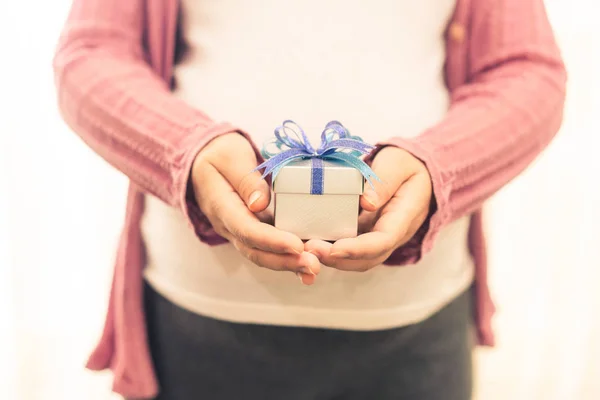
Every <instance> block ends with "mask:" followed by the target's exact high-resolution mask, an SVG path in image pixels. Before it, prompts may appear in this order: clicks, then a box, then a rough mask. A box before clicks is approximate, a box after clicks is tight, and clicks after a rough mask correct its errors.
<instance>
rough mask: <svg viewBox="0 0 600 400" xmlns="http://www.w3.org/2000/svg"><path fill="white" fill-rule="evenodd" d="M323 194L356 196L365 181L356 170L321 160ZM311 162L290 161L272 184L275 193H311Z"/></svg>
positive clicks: (360, 191) (340, 163)
mask: <svg viewBox="0 0 600 400" xmlns="http://www.w3.org/2000/svg"><path fill="white" fill-rule="evenodd" d="M322 162H323V171H322V172H323V194H356V195H361V194H362V193H363V190H364V183H365V179H364V178H363V176H362V174H361V173H360V171H359V170H357V169H356V168H354V167H352V166H350V165H347V164H344V163H343V162H339V161H329V160H322ZM311 184H312V160H310V159H307V160H299V161H292V162H290V163H289V164H287V165H286V166H285V167H283V168H282V169H281V171H279V174H277V177H276V178H275V181H274V182H273V191H274V192H275V193H303V194H310V193H311Z"/></svg>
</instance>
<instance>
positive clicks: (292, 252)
mask: <svg viewBox="0 0 600 400" xmlns="http://www.w3.org/2000/svg"><path fill="white" fill-rule="evenodd" d="M288 253H290V254H295V255H297V256H299V255H300V254H302V252H301V251H298V250H296V249H288Z"/></svg>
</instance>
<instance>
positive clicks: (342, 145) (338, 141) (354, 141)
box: [253, 120, 379, 194]
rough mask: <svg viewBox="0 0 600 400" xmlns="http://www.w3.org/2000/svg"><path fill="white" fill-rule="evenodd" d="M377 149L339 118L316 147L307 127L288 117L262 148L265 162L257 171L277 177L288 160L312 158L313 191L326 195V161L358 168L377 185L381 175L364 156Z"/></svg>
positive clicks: (331, 124) (333, 122)
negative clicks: (354, 133)
mask: <svg viewBox="0 0 600 400" xmlns="http://www.w3.org/2000/svg"><path fill="white" fill-rule="evenodd" d="M371 150H373V146H371V145H370V144H368V143H365V142H363V140H362V139H361V138H360V137H358V136H352V135H350V132H348V130H347V129H346V128H345V127H344V126H343V125H342V124H341V123H340V122H338V121H331V122H329V123H328V124H327V125H325V129H324V130H323V132H322V133H321V144H320V145H319V147H318V148H317V149H315V148H314V147H313V146H312V144H311V143H310V141H309V140H308V137H307V136H306V133H305V132H304V130H303V129H302V128H301V127H300V126H299V125H298V124H296V123H295V122H294V121H292V120H286V121H284V122H283V124H282V125H281V126H278V127H277V128H276V129H275V138H274V139H271V140H270V141H268V142H267V143H265V145H264V146H263V148H262V150H261V154H262V156H263V157H264V158H265V160H266V161H265V162H263V163H262V164H260V165H259V166H258V167H256V168H255V169H254V170H253V172H254V171H260V170H264V171H263V173H262V177H263V178H264V177H265V176H267V175H269V174H272V176H273V178H275V177H276V176H277V173H279V171H280V170H281V168H283V167H284V166H285V165H287V164H288V163H290V162H292V161H294V160H298V159H305V160H306V159H311V160H312V163H311V165H312V173H311V194H323V162H322V161H323V160H327V159H329V160H336V161H341V162H343V163H345V164H348V165H350V166H352V167H353V168H356V169H357V170H358V171H360V173H361V174H362V176H363V177H364V178H365V179H366V180H367V182H368V183H369V185H370V186H371V187H372V188H374V186H373V180H376V181H379V178H378V177H377V175H375V173H374V172H373V170H372V169H371V168H370V167H369V166H368V165H367V164H366V163H365V162H364V161H363V160H361V159H360V157H361V156H362V155H364V154H367V153H368V152H370V151H371Z"/></svg>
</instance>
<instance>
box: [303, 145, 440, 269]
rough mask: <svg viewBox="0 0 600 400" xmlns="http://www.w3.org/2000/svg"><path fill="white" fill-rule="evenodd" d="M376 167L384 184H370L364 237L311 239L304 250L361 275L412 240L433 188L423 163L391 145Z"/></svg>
mask: <svg viewBox="0 0 600 400" xmlns="http://www.w3.org/2000/svg"><path fill="white" fill-rule="evenodd" d="M371 168H372V169H373V171H375V173H376V174H377V176H379V178H380V179H381V183H378V182H375V190H373V189H372V188H371V187H370V186H367V188H366V189H365V192H364V194H363V195H362V196H361V199H360V205H361V207H362V209H363V211H362V212H361V214H360V216H359V218H358V222H359V233H361V234H360V235H359V236H357V237H355V238H348V239H340V240H338V241H337V242H335V243H333V244H331V243H328V242H325V241H322V240H309V241H308V242H306V243H305V245H304V251H309V252H311V253H313V254H315V255H316V256H317V257H318V258H319V260H320V261H321V263H323V264H324V265H326V266H329V267H333V268H337V269H340V270H345V271H360V272H362V271H367V270H369V269H371V268H373V267H375V266H377V265H380V264H381V263H383V262H384V261H385V260H386V259H387V258H388V257H389V256H390V255H391V254H392V252H393V251H394V250H396V249H397V248H398V247H400V246H402V245H403V244H405V243H406V242H408V241H409V240H410V239H411V238H412V237H413V235H414V234H415V233H416V232H417V230H418V229H419V228H420V227H421V225H422V224H423V222H425V219H426V218H427V216H428V215H429V210H430V206H431V201H432V184H431V176H430V175H429V171H428V170H427V168H426V167H425V164H423V162H421V161H420V160H419V159H417V158H415V157H414V156H413V155H412V154H410V153H409V152H407V151H406V150H403V149H401V148H398V147H393V146H388V147H384V148H383V149H381V150H380V151H379V152H378V153H377V155H376V156H375V159H374V160H373V163H372V166H371Z"/></svg>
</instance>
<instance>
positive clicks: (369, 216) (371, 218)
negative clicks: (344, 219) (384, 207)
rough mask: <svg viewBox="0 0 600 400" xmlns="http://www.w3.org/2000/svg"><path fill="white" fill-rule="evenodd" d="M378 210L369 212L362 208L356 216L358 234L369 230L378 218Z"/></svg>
mask: <svg viewBox="0 0 600 400" xmlns="http://www.w3.org/2000/svg"><path fill="white" fill-rule="evenodd" d="M379 215H380V213H379V212H370V211H365V210H363V211H362V212H361V213H360V215H359V216H358V234H359V235H362V234H363V233H367V232H371V231H372V230H373V227H374V226H375V223H376V222H377V219H378V218H379Z"/></svg>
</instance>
